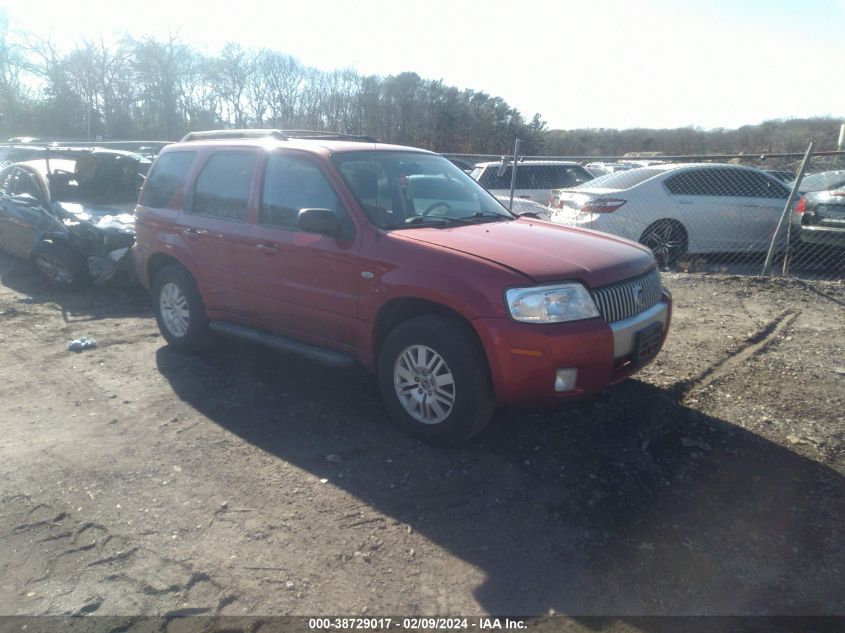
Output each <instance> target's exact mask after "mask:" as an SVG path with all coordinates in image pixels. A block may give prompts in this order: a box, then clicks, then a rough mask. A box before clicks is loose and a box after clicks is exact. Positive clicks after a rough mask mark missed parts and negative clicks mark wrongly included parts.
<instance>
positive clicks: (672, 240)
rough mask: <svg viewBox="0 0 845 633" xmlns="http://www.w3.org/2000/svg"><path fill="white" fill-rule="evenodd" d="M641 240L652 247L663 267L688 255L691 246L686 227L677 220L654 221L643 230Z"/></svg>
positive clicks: (641, 242)
mask: <svg viewBox="0 0 845 633" xmlns="http://www.w3.org/2000/svg"><path fill="white" fill-rule="evenodd" d="M639 242H640V244H642V245H643V246H648V247H649V248H650V249H651V252H652V253H654V257H655V258H656V259H657V263H658V265H659V266H661V267H668V266H672V265H673V264H676V263H677V262H678V260H679V259H680V258H681V257H683V256H684V255H686V253H687V248H688V247H689V237H688V236H687V231H686V229H685V228H684V227H683V225H682V224H681V223H680V222H677V221H675V220H658V221H657V222H655V223H653V224H652V225H650V226H649V227H648V228H647V229H646V230H645V231H643V234H642V235H641V236H640V239H639Z"/></svg>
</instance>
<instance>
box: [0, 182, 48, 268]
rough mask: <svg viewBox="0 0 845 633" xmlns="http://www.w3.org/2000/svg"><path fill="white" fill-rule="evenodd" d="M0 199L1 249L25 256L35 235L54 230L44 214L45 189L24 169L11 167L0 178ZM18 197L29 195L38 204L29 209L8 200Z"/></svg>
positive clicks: (33, 243)
mask: <svg viewBox="0 0 845 633" xmlns="http://www.w3.org/2000/svg"><path fill="white" fill-rule="evenodd" d="M0 184H2V189H3V191H2V194H3V195H2V200H0V240H2V247H3V250H5V251H6V252H8V253H9V254H11V255H16V256H18V257H24V258H26V257H29V253H30V251H31V250H32V248H33V246H35V240H36V238H37V237H38V235H39V234H40V233H41V232H43V231H44V230H45V229H48V228H55V227H57V226H58V225H57V222H56V219H55V218H54V217H53V216H52V215H51V213H50V212H49V211H48V209H49V208H50V203H49V194H48V193H47V191H46V186H45V185H43V183H41V182H39V181H38V179H37V178H36V177H35V176H33V174H31V173H30V172H29V171H28V170H26V169H22V168H21V167H17V166H15V167H12V168H11V169H10V170H9V173H8V174H7V175H6V177H5V178H4V179H3V182H2V183H0ZM19 194H29V195H31V196H32V197H33V198H34V199H35V200H36V201H37V202H38V204H33V205H32V206H28V205H24V204H20V203H18V202H15V201H14V200H12V196H14V195H19Z"/></svg>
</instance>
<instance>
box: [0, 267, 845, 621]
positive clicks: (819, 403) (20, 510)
mask: <svg viewBox="0 0 845 633" xmlns="http://www.w3.org/2000/svg"><path fill="white" fill-rule="evenodd" d="M666 281H667V285H668V286H669V287H670V288H671V289H672V291H673V292H674V296H675V302H676V304H675V320H674V324H673V328H672V331H671V334H670V337H669V340H668V342H667V345H666V348H665V350H664V351H663V353H662V355H661V356H660V357H659V359H658V360H657V361H656V362H655V363H654V364H653V365H651V366H650V367H649V368H647V369H646V370H644V371H643V372H642V373H640V374H639V375H638V376H636V377H635V378H634V379H630V380H628V381H626V382H624V383H622V384H620V385H618V386H617V387H615V388H613V389H611V390H608V391H607V392H604V393H601V394H599V395H597V396H594V397H591V398H587V399H583V400H580V401H578V402H573V403H570V404H568V405H566V406H562V407H559V408H553V409H500V410H499V411H498V412H497V414H496V416H495V418H494V421H493V423H492V424H491V426H490V427H489V428H488V429H487V430H486V431H485V432H484V433H483V434H482V435H481V436H479V437H478V438H477V439H475V440H473V441H472V442H470V443H469V444H468V445H467V446H465V447H463V448H461V449H435V448H430V447H428V446H426V445H424V444H421V443H418V442H416V441H415V440H412V439H410V438H408V437H407V436H405V435H403V434H402V433H400V432H399V431H396V430H394V429H393V428H392V427H391V426H390V424H389V422H388V420H387V419H386V415H385V412H384V410H383V408H382V405H381V403H380V400H379V397H378V393H377V389H376V386H375V383H374V380H373V379H372V378H371V377H370V376H369V375H367V374H366V373H364V372H363V371H362V370H350V371H340V370H333V369H327V368H324V367H321V366H319V365H315V364H311V363H309V362H306V361H303V360H301V359H298V358H295V357H288V356H283V355H280V354H277V353H275V352H270V351H266V350H263V349H260V348H256V347H253V346H249V345H243V344H239V343H231V342H229V343H226V342H222V343H221V344H220V345H219V346H218V347H216V348H215V349H214V350H213V351H210V352H208V353H206V354H204V355H200V356H188V355H183V354H180V353H176V352H174V351H172V350H170V349H168V348H167V347H166V346H165V345H164V344H163V340H162V338H161V337H160V336H159V334H158V331H157V328H156V325H155V322H154V320H153V318H152V316H151V312H150V310H149V308H148V302H147V298H146V296H145V295H144V294H143V293H142V292H141V291H139V290H134V289H128V288H122V289H121V288H115V289H100V290H96V289H90V290H82V291H74V292H70V291H57V290H54V289H51V288H50V287H49V286H47V285H46V283H44V282H42V281H41V279H40V278H39V277H38V275H37V274H36V273H35V272H34V271H33V270H32V269H31V268H30V267H29V266H28V265H27V264H26V263H23V262H17V261H15V260H12V259H9V258H7V257H5V256H0V282H2V283H0V437H2V442H0V614H5V615H10V614H98V615H126V614H173V613H202V614H231V615H266V614H300V615H317V614H335V615H354V614H361V613H366V614H369V615H373V614H394V615H395V614H441V615H458V614H463V615H470V614H486V613H493V614H514V615H515V614H520V615H540V614H548V613H551V612H554V613H560V614H568V615H571V616H586V615H591V614H599V615H618V616H622V617H624V616H635V615H645V614H731V615H735V614H795V615H806V614H845V417H843V410H845V408H844V407H843V405H845V318H843V316H845V286H843V284H841V283H832V282H831V283H815V282H814V283H805V282H788V281H777V280H776V281H773V282H763V281H760V280H758V279H755V278H749V277H745V278H743V277H725V276H716V275H687V274H683V273H678V274H672V275H667V276H666ZM82 335H85V336H89V337H93V338H95V339H96V340H97V341H98V346H97V347H96V349H93V350H88V351H84V352H79V353H74V352H70V351H68V350H67V343H68V342H69V341H70V340H71V339H74V338H77V337H79V336H82ZM643 630H645V629H643Z"/></svg>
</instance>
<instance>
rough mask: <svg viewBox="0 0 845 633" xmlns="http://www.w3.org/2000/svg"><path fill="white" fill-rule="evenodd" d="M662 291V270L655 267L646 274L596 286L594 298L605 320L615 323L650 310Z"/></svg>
mask: <svg viewBox="0 0 845 633" xmlns="http://www.w3.org/2000/svg"><path fill="white" fill-rule="evenodd" d="M661 291H662V285H661V283H660V271H658V270H657V269H656V268H655V269H654V270H652V271H651V272H650V273H646V274H645V275H641V276H639V277H634V278H633V279H626V280H625V281H620V282H619V283H615V284H611V285H609V286H604V287H602V288H596V289H595V290H593V299H594V300H595V302H596V306H597V307H598V309H599V312H601V315H602V317H603V318H604V320H605V321H607V322H608V323H613V322H614V321H621V320H622V319H627V318H628V317H632V316H634V315H635V314H639V313H640V312H644V311H645V310H648V309H649V308H650V307H652V306H653V305H654V304H656V303H657V302H658V301H660V295H661Z"/></svg>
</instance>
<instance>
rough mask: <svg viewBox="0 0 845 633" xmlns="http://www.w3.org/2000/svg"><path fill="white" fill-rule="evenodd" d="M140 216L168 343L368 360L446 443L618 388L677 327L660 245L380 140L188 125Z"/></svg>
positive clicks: (404, 418) (428, 435)
mask: <svg viewBox="0 0 845 633" xmlns="http://www.w3.org/2000/svg"><path fill="white" fill-rule="evenodd" d="M135 214H136V223H135V230H136V233H137V238H136V246H135V249H134V257H135V262H136V265H137V268H138V272H139V275H140V278H141V280H142V283H144V285H145V286H146V287H147V288H148V289H149V290H150V292H151V294H152V299H153V305H154V309H155V314H156V319H157V321H158V325H159V328H160V329H161V333H162V335H163V336H164V338H165V339H166V340H167V342H168V343H169V344H170V345H171V346H173V347H176V348H179V349H183V350H196V349H199V348H201V347H202V346H204V345H205V344H206V342H207V341H208V339H209V335H210V334H211V333H218V334H223V335H228V336H234V337H239V338H243V339H247V340H250V341H254V342H258V343H263V344H266V345H269V346H271V347H274V348H277V349H280V350H284V351H287V352H293V353H297V354H300V355H302V356H305V357H308V358H310V359H313V360H318V361H321V362H324V363H329V364H333V365H338V366H343V365H351V364H355V363H358V364H360V365H363V366H364V367H365V368H366V369H368V370H370V371H371V372H374V373H375V375H376V376H377V380H378V384H379V387H380V389H381V393H382V396H383V398H384V402H385V406H386V408H387V409H388V411H389V412H390V414H391V416H392V417H393V418H394V419H395V420H396V422H397V423H398V424H399V425H400V426H401V427H403V428H405V429H406V430H407V431H409V432H410V433H412V434H414V435H416V436H417V437H419V438H421V439H423V440H425V441H428V442H431V443H435V444H455V443H459V442H461V441H463V440H465V439H467V438H469V437H470V436H472V435H473V434H475V433H477V432H478V431H479V430H481V429H482V428H483V427H484V425H485V424H486V423H487V422H488V421H489V419H490V417H491V416H492V414H493V411H494V409H495V407H496V405H497V404H505V405H518V404H537V403H548V402H555V401H561V400H565V399H567V398H572V397H575V396H581V395H584V394H589V393H591V392H595V391H598V390H601V389H604V388H605V387H607V386H608V385H611V384H613V383H616V382H618V381H620V380H622V379H624V378H625V377H627V376H629V375H631V374H632V373H633V372H635V371H636V370H638V369H640V368H641V367H643V365H645V364H646V363H648V362H650V361H651V360H652V359H653V358H654V357H655V355H656V354H657V352H658V351H659V350H660V348H661V347H662V345H663V342H664V340H665V338H666V333H667V330H668V327H669V322H670V316H671V297H670V295H669V293H668V292H667V291H666V290H665V289H664V288H663V286H662V284H661V280H660V274H659V272H658V269H657V267H656V265H655V260H654V257H653V256H652V254H651V252H650V251H649V250H648V249H647V248H645V247H644V246H641V245H639V244H636V243H634V242H631V241H628V240H625V239H621V238H619V237H615V236H612V235H606V234H602V233H597V232H594V231H589V230H585V229H577V228H572V227H567V226H561V225H558V224H552V223H549V222H544V221H541V220H538V219H536V218H531V217H526V216H521V217H518V218H517V217H515V216H513V215H511V214H510V213H509V212H508V211H507V210H506V209H505V208H504V207H503V206H502V205H501V204H500V203H499V202H498V201H497V200H496V199H495V198H494V197H493V196H492V195H490V194H489V193H488V192H487V191H486V190H485V189H484V188H483V187H482V186H480V185H479V184H478V183H477V182H476V181H475V180H473V179H472V178H470V177H469V176H468V175H467V174H466V173H464V172H463V171H461V169H460V168H458V167H456V166H455V165H454V164H452V163H451V162H449V161H448V160H447V159H446V158H443V157H442V156H439V155H437V154H433V153H431V152H427V151H424V150H420V149H415V148H411V147H401V146H396V145H386V144H381V143H377V142H374V141H373V140H372V139H369V138H366V137H349V136H345V135H340V134H329V133H312V132H284V131H279V130H272V131H271V130H260V131H259V130H225V131H213V132H195V133H191V134H189V135H187V136H186V137H185V138H184V139H183V140H182V142H179V143H174V144H172V145H169V146H167V147H165V148H164V149H163V150H162V152H161V154H160V155H159V156H158V158H157V159H156V161H155V163H154V164H153V166H152V168H151V170H150V173H149V175H148V177H147V179H146V183H145V185H144V188H143V191H142V193H141V198H140V201H139V203H138V206H137V208H136V211H135Z"/></svg>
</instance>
